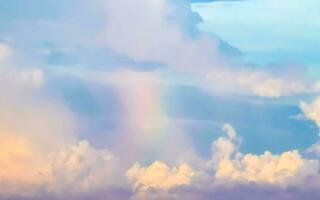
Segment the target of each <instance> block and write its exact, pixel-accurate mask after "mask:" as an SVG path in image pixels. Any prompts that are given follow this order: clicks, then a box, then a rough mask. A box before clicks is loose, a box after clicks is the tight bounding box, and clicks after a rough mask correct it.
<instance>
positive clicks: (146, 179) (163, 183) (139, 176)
mask: <svg viewBox="0 0 320 200" xmlns="http://www.w3.org/2000/svg"><path fill="white" fill-rule="evenodd" d="M193 174H194V172H193V171H192V169H191V168H190V166H189V165H187V164H181V165H179V166H178V167H169V166H168V165H166V164H165V163H162V162H160V161H155V162H154V163H152V164H151V165H150V166H148V167H141V166H140V164H135V165H134V166H132V167H131V168H130V169H129V170H128V171H127V177H128V179H129V180H131V181H132V182H133V183H134V186H133V187H134V189H136V190H147V189H149V188H153V189H162V190H168V189H170V188H173V187H176V186H180V185H188V184H189V183H190V182H191V177H192V176H193Z"/></svg>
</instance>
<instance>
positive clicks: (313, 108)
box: [300, 97, 320, 127]
mask: <svg viewBox="0 0 320 200" xmlns="http://www.w3.org/2000/svg"><path fill="white" fill-rule="evenodd" d="M300 108H301V110H302V111H303V113H304V115H305V116H306V117H307V118H308V119H310V120H312V121H314V122H315V123H316V125H317V126H318V127H320V97H317V98H316V99H315V100H313V101H312V102H311V103H309V104H308V103H306V102H304V101H301V102H300Z"/></svg>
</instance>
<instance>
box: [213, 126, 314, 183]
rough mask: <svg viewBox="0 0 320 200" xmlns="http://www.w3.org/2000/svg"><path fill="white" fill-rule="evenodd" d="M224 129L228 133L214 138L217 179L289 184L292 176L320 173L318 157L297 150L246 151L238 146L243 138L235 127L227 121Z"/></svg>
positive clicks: (214, 161)
mask: <svg viewBox="0 0 320 200" xmlns="http://www.w3.org/2000/svg"><path fill="white" fill-rule="evenodd" d="M223 130H224V131H225V132H226V134H227V136H228V137H220V138H218V139H217V140H216V141H214V142H213V144H212V146H213V148H212V149H213V158H212V161H210V162H209V163H210V166H212V165H213V168H214V169H215V177H216V178H217V179H225V180H232V181H244V182H257V183H270V184H286V183H290V181H291V183H292V178H296V177H299V179H300V178H301V177H300V176H304V177H302V178H301V180H303V179H304V178H305V176H306V174H313V175H315V174H317V161H312V160H305V159H303V158H302V156H301V155H300V154H299V152H298V151H296V150H293V151H287V152H283V153H282V154H280V155H273V154H272V153H271V152H269V151H266V152H265V153H264V154H262V155H254V154H242V153H241V152H239V148H238V147H239V146H238V145H239V140H240V139H239V138H237V136H236V135H237V134H236V132H235V130H234V129H233V127H231V126H230V125H229V124H226V125H224V127H223ZM236 142H237V143H236ZM212 163H213V164H212ZM301 174H303V175H301ZM301 180H300V181H301Z"/></svg>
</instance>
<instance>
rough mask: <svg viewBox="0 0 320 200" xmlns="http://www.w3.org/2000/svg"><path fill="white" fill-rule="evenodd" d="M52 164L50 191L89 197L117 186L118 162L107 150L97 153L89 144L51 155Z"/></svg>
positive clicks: (71, 147)
mask: <svg viewBox="0 0 320 200" xmlns="http://www.w3.org/2000/svg"><path fill="white" fill-rule="evenodd" d="M49 159H50V160H51V171H50V173H51V174H50V177H51V179H50V182H49V190H50V191H54V192H57V193H62V194H64V195H65V193H71V194H72V193H76V194H79V193H85V192H88V191H89V192H90V191H94V190H98V189H103V188H106V187H107V186H108V185H109V184H111V183H112V182H113V183H116V181H113V180H111V179H112V178H113V173H114V171H115V170H116V169H115V167H116V164H117V159H116V158H115V157H114V156H113V154H112V153H111V152H109V151H108V150H106V149H101V150H98V149H95V148H93V147H92V146H90V144H89V142H88V141H80V142H78V144H76V145H73V146H70V147H67V148H65V149H62V150H60V151H57V152H53V153H51V154H50V155H49Z"/></svg>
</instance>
